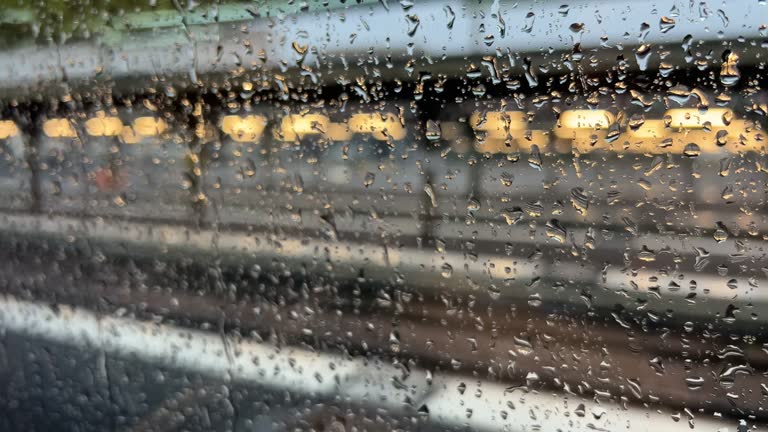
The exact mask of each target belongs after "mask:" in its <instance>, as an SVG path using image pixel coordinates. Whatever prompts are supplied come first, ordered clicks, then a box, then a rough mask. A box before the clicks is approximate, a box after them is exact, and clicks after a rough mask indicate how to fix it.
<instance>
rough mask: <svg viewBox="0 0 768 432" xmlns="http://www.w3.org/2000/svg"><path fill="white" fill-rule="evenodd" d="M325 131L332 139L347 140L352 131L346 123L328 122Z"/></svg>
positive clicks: (350, 136)
mask: <svg viewBox="0 0 768 432" xmlns="http://www.w3.org/2000/svg"><path fill="white" fill-rule="evenodd" d="M325 132H326V134H327V135H328V138H330V139H332V140H333V141H349V140H350V139H351V138H352V131H351V130H349V126H347V124H346V123H329V124H328V129H327V130H326V131H325Z"/></svg>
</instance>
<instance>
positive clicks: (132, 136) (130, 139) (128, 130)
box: [120, 126, 141, 144]
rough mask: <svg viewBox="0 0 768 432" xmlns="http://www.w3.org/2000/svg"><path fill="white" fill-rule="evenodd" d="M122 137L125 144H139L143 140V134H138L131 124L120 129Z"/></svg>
mask: <svg viewBox="0 0 768 432" xmlns="http://www.w3.org/2000/svg"><path fill="white" fill-rule="evenodd" d="M120 139H121V140H122V142H124V143H125V144H138V143H139V142H140V141H141V135H139V134H137V133H136V131H134V130H133V128H132V127H131V126H124V127H123V130H122V131H120Z"/></svg>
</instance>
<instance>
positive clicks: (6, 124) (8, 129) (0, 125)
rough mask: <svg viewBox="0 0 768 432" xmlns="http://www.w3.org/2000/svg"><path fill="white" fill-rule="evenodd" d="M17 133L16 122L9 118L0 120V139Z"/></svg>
mask: <svg viewBox="0 0 768 432" xmlns="http://www.w3.org/2000/svg"><path fill="white" fill-rule="evenodd" d="M18 134H19V128H18V127H17V126H16V123H14V122H12V121H10V120H0V139H8V138H10V137H13V136H16V135H18Z"/></svg>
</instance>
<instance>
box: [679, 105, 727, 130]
mask: <svg viewBox="0 0 768 432" xmlns="http://www.w3.org/2000/svg"><path fill="white" fill-rule="evenodd" d="M667 116H668V117H669V120H670V126H672V127H673V128H683V129H703V128H704V127H705V126H708V127H710V128H725V127H727V126H728V125H727V124H726V123H730V122H731V121H732V119H733V111H732V110H730V109H728V108H709V109H707V110H704V111H701V110H698V109H695V108H694V109H688V108H677V109H671V110H669V111H667V112H666V114H665V117H667Z"/></svg>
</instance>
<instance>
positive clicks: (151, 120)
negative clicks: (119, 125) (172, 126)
mask: <svg viewBox="0 0 768 432" xmlns="http://www.w3.org/2000/svg"><path fill="white" fill-rule="evenodd" d="M166 129H168V125H167V124H166V123H165V120H163V119H161V118H155V117H138V118H136V119H135V120H133V131H134V132H135V133H136V134H137V135H141V136H145V137H151V136H156V135H160V134H162V133H163V132H165V130H166Z"/></svg>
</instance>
